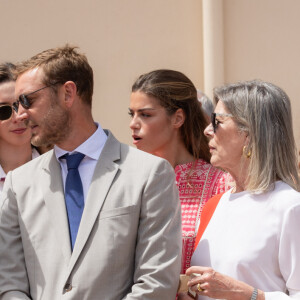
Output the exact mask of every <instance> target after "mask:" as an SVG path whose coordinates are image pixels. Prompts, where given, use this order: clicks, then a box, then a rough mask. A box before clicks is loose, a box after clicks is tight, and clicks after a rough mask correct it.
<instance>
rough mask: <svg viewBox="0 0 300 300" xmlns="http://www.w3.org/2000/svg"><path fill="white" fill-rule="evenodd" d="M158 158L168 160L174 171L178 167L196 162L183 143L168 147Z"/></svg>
mask: <svg viewBox="0 0 300 300" xmlns="http://www.w3.org/2000/svg"><path fill="white" fill-rule="evenodd" d="M156 155H157V154H156ZM158 156H160V157H162V158H164V159H166V160H167V161H168V162H169V163H170V164H171V165H172V166H173V168H174V169H175V167H176V166H178V165H183V164H187V163H190V162H193V161H195V158H194V157H193V155H192V154H191V153H190V152H189V151H188V150H187V149H186V147H185V145H184V144H183V143H182V142H176V143H173V144H172V145H168V147H167V149H165V150H164V151H162V152H161V153H160V154H158Z"/></svg>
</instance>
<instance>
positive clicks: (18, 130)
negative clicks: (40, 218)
mask: <svg viewBox="0 0 300 300" xmlns="http://www.w3.org/2000/svg"><path fill="white" fill-rule="evenodd" d="M14 68H15V66H14V65H13V64H11V63H3V64H0V191H2V189H3V185H4V181H5V177H6V174H7V173H8V172H9V171H11V170H13V169H15V168H17V167H19V166H21V165H23V164H24V163H26V162H28V161H30V160H31V159H32V158H34V157H36V156H38V155H39V154H38V152H37V151H36V150H35V149H33V150H32V148H31V144H30V139H31V130H30V128H28V127H27V126H26V124H25V123H24V122H23V121H22V116H19V117H18V116H17V114H16V113H15V112H14V109H13V106H12V104H13V102H14V97H15V95H14V92H15V81H14V77H13V74H12V72H13V69H14Z"/></svg>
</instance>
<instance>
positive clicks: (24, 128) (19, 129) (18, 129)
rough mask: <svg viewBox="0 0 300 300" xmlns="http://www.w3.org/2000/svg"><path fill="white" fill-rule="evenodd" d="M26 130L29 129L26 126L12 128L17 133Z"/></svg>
mask: <svg viewBox="0 0 300 300" xmlns="http://www.w3.org/2000/svg"><path fill="white" fill-rule="evenodd" d="M26 130H27V128H26V127H21V128H17V129H14V130H12V132H13V133H15V134H23V133H24V132H25V131H26Z"/></svg>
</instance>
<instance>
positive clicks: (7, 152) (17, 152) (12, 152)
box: [0, 144, 32, 174]
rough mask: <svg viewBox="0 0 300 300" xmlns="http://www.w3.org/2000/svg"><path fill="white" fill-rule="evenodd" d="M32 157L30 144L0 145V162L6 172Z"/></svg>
mask: <svg viewBox="0 0 300 300" xmlns="http://www.w3.org/2000/svg"><path fill="white" fill-rule="evenodd" d="M31 159H32V149H31V145H30V144H27V145H22V146H19V147H16V146H13V145H8V144H5V145H0V164H1V167H2V169H3V170H4V172H5V173H6V174H7V173H8V172H9V171H12V170H14V169H16V168H18V167H20V166H22V165H23V164H25V163H27V162H29V161H30V160H31Z"/></svg>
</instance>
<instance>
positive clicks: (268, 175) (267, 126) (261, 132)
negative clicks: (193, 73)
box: [214, 80, 300, 192]
mask: <svg viewBox="0 0 300 300" xmlns="http://www.w3.org/2000/svg"><path fill="white" fill-rule="evenodd" d="M214 100H215V101H216V102H217V101H219V100H221V101H222V102H223V103H224V105H225V106H226V108H227V110H228V111H229V112H230V113H231V114H232V115H233V120H234V121H235V122H236V124H237V125H238V127H239V128H240V130H243V131H246V132H247V133H248V138H249V144H248V148H247V149H246V153H247V152H248V151H251V159H250V164H249V170H248V178H247V181H246V182H247V184H246V189H247V190H248V191H252V192H265V191H268V190H270V189H272V188H273V187H274V183H275V181H276V180H282V181H283V182H285V183H287V184H288V185H289V186H291V187H292V188H294V189H295V190H298V191H299V188H300V182H299V177H298V173H297V164H298V162H297V150H296V143H295V140H294V134H293V125H292V112H291V103H290V100H289V97H288V96H287V94H286V93H285V92H284V91H283V90H282V89H281V88H279V87H278V86H276V85H274V84H271V83H268V82H263V81H260V80H253V81H246V82H240V83H236V84H230V85H226V86H223V87H219V88H216V89H214Z"/></svg>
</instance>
